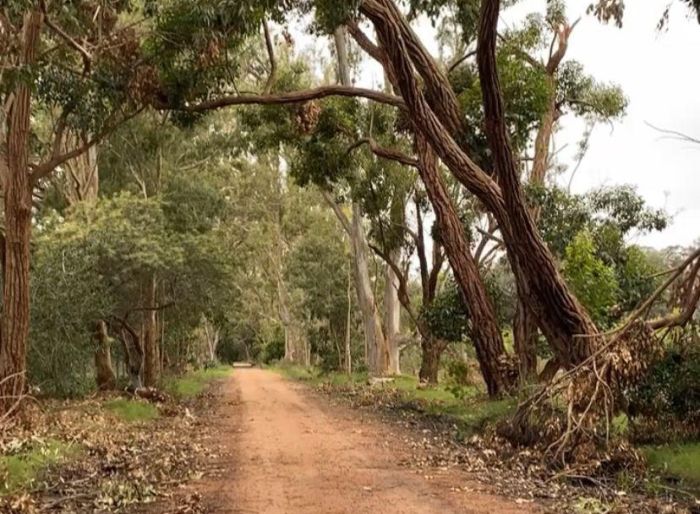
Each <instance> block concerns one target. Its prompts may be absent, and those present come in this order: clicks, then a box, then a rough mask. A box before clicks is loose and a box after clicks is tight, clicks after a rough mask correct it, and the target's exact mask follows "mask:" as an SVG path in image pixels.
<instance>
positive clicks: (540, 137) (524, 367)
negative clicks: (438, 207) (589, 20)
mask: <svg viewBox="0 0 700 514" xmlns="http://www.w3.org/2000/svg"><path fill="white" fill-rule="evenodd" d="M570 33H571V26H568V25H567V26H564V27H563V28H562V29H561V30H559V34H558V41H559V44H558V48H557V51H556V52H551V53H550V58H549V61H548V62H547V64H546V66H545V72H546V80H547V86H548V89H549V98H548V100H547V107H546V109H545V111H544V113H543V114H542V117H541V118H540V125H539V127H538V129H537V135H536V137H535V155H534V158H533V161H532V168H531V170H530V178H529V183H530V185H531V186H537V187H542V186H544V184H545V177H546V175H547V170H548V168H549V145H550V143H551V140H552V133H553V132H554V124H555V123H556V121H557V118H558V107H557V94H556V92H557V82H556V74H557V71H558V69H559V65H560V63H561V61H562V59H563V58H564V56H565V54H566V50H567V47H568V38H569V34H570ZM529 210H530V215H531V216H532V219H533V221H534V222H535V223H538V221H539V219H540V215H541V208H540V207H538V206H534V205H532V206H529ZM529 303H530V302H529V298H527V297H526V296H525V295H524V294H522V293H520V291H518V305H517V309H516V313H515V317H514V319H513V343H514V346H515V350H516V353H517V355H518V361H519V363H520V378H521V380H522V381H529V380H531V379H532V378H533V377H534V376H535V374H536V373H537V338H538V327H537V320H536V318H535V316H534V315H533V314H532V312H531V311H530V307H529ZM555 362H556V361H552V363H549V365H548V367H549V368H552V367H553V365H554V363H555ZM555 372H556V369H555Z"/></svg>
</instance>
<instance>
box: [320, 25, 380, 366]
mask: <svg viewBox="0 0 700 514" xmlns="http://www.w3.org/2000/svg"><path fill="white" fill-rule="evenodd" d="M334 40H335V46H336V51H337V54H338V76H339V79H340V82H341V84H343V85H345V86H349V85H351V80H350V67H349V65H348V52H347V44H346V37H345V30H344V29H343V28H342V27H339V28H338V29H336V31H335V33H334ZM331 201H332V200H331ZM333 204H335V202H333ZM336 207H337V206H336ZM334 210H335V212H336V215H338V216H339V217H340V214H339V212H338V210H336V209H334ZM341 222H343V220H342V219H341ZM347 224H348V223H347V219H346V220H345V222H344V223H343V225H344V226H346V225H347ZM346 230H347V231H348V233H349V236H350V240H351V242H352V248H353V256H354V259H353V260H354V264H355V289H356V290H357V300H358V304H359V307H360V311H361V312H362V320H363V326H364V333H365V344H366V345H367V360H368V362H367V364H368V367H369V369H370V372H371V373H373V374H376V375H383V374H385V373H386V371H387V370H388V367H389V352H388V348H387V345H386V339H385V336H384V333H383V330H382V321H381V317H380V315H379V309H378V308H377V302H376V301H375V298H374V291H373V290H372V282H371V280H370V275H369V265H368V253H369V246H368V244H367V237H366V235H365V231H364V228H363V227H362V209H361V207H360V206H359V204H357V202H353V204H352V221H351V223H350V226H349V227H347V226H346Z"/></svg>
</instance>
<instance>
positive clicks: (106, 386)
mask: <svg viewBox="0 0 700 514" xmlns="http://www.w3.org/2000/svg"><path fill="white" fill-rule="evenodd" d="M95 343H97V348H95V370H96V373H95V380H96V382H97V388H98V389H99V390H100V391H108V390H111V389H114V388H115V387H116V385H117V376H116V374H115V373H114V367H113V366H112V352H111V345H112V341H111V339H110V337H109V334H108V333H107V323H105V322H104V320H100V321H98V322H97V327H96V330H95Z"/></svg>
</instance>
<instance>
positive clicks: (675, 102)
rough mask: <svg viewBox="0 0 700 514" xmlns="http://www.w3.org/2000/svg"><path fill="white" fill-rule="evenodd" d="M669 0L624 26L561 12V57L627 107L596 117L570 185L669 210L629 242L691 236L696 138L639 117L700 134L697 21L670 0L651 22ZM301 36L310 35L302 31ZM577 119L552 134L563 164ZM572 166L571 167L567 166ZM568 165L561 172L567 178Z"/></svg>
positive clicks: (644, 2)
mask: <svg viewBox="0 0 700 514" xmlns="http://www.w3.org/2000/svg"><path fill="white" fill-rule="evenodd" d="M668 2H669V0H634V1H631V2H627V8H626V12H625V17H624V26H623V27H622V28H621V29H619V28H617V27H615V26H614V25H603V24H601V23H600V22H598V21H597V20H596V19H595V18H593V17H592V16H588V15H586V14H585V11H586V7H587V6H588V5H589V4H590V3H591V0H570V1H569V2H568V3H567V4H568V9H567V14H568V17H569V19H570V20H574V19H576V18H578V17H579V16H581V17H582V20H581V22H580V23H579V24H578V26H577V27H576V29H575V30H574V32H573V34H572V36H571V38H570V41H569V48H568V52H567V59H576V60H578V61H579V62H581V63H582V64H583V65H584V68H585V70H586V71H587V72H588V73H590V74H591V75H593V76H594V77H595V78H596V80H599V81H602V82H614V83H617V84H619V85H620V86H621V87H622V89H623V91H624V93H625V95H626V96H627V97H628V99H629V106H628V109H627V115H626V116H625V117H624V118H623V119H622V120H621V121H619V122H616V123H615V124H614V125H613V126H608V125H599V126H597V127H596V128H595V131H594V133H593V136H592V138H591V140H590V149H589V151H588V153H587V154H586V157H585V159H584V160H583V162H582V164H581V166H580V168H579V170H578V171H577V173H576V176H575V178H574V181H573V184H572V191H574V192H584V191H586V190H588V189H591V188H594V187H597V186H600V185H603V184H605V185H613V184H632V185H634V186H636V187H637V190H638V191H639V193H640V194H641V195H642V196H643V197H644V198H645V199H646V200H647V202H648V203H649V204H650V205H651V206H653V207H663V208H665V209H666V210H667V211H668V212H669V213H670V214H672V215H673V221H672V223H671V225H670V226H669V228H667V229H666V230H665V231H663V232H660V233H653V234H649V235H645V236H637V237H635V239H634V242H636V243H639V244H643V245H649V246H654V247H657V248H661V247H664V246H668V245H674V244H680V245H690V244H692V243H693V242H694V241H696V240H698V239H699V238H700V145H692V144H690V143H685V142H679V141H673V140H670V139H667V138H664V137H662V135H661V134H659V133H658V132H656V131H654V130H653V129H652V128H650V127H648V126H647V125H646V123H645V122H649V123H652V124H654V125H656V126H659V127H663V128H668V129H673V130H677V131H680V132H683V133H686V134H688V135H691V136H693V137H695V138H700V62H699V61H698V51H700V24H698V22H697V20H696V19H695V18H694V17H689V16H688V11H687V9H686V8H685V6H684V5H682V4H680V3H679V2H678V1H675V2H674V4H673V5H672V9H671V17H670V24H669V30H667V31H665V32H661V33H660V32H658V31H657V30H656V25H657V23H658V21H659V19H660V17H661V15H662V13H663V11H664V9H665V8H666V5H667V4H668ZM545 5H546V0H524V1H522V2H520V3H519V4H518V5H517V6H516V7H514V8H512V9H510V10H509V11H506V12H505V13H504V14H503V16H502V21H504V22H506V23H507V24H508V25H511V26H512V25H513V24H515V23H516V22H517V20H519V19H521V17H522V16H523V15H525V14H527V13H529V12H540V13H544V10H545ZM417 28H418V32H419V34H420V35H421V38H422V40H423V42H424V44H425V45H426V47H427V48H428V49H429V50H431V51H433V52H434V53H435V52H436V45H435V40H434V31H433V30H432V28H431V27H430V26H429V25H428V24H427V23H420V24H419V26H418V27H417ZM299 39H301V41H302V44H304V43H306V44H309V42H310V40H309V39H308V38H306V37H304V36H301V37H300V38H299ZM358 75H359V76H358V77H356V79H357V82H358V84H359V85H362V86H365V87H376V86H378V85H380V84H381V82H382V78H383V74H382V71H381V69H380V68H379V66H377V65H376V64H374V63H372V62H369V61H368V62H365V63H364V64H363V65H362V66H361V67H360V71H359V73H358ZM582 132H583V123H582V122H580V121H577V120H574V119H573V117H572V115H569V116H567V117H565V118H563V120H562V121H561V130H560V131H559V133H557V135H556V136H555V143H556V146H557V147H558V148H562V147H565V148H563V149H562V150H561V152H560V153H559V154H558V159H559V161H560V162H562V163H564V164H572V165H573V163H574V155H575V153H576V146H577V143H578V142H579V140H580V139H581V135H582ZM572 167H573V166H572ZM568 180H569V173H565V174H564V175H563V176H562V177H561V182H562V183H563V185H566V184H567V183H568Z"/></svg>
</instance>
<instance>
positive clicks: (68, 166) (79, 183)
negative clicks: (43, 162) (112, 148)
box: [63, 131, 99, 205]
mask: <svg viewBox="0 0 700 514" xmlns="http://www.w3.org/2000/svg"><path fill="white" fill-rule="evenodd" d="M88 138H89V136H84V137H82V136H81V135H79V134H78V133H76V132H74V131H67V133H66V135H65V137H64V140H63V151H64V152H65V153H67V152H69V151H71V150H73V149H75V148H78V147H80V146H81V145H83V144H84V143H85V140H86V139H88ZM63 168H64V170H65V173H66V176H65V177H64V178H63V196H64V197H65V199H66V202H67V203H68V205H75V204H76V203H77V202H81V201H84V200H95V199H96V198H97V193H98V190H99V174H98V169H97V145H93V146H91V147H90V148H89V149H88V150H87V151H86V152H85V153H82V154H80V155H79V156H78V157H75V158H73V159H69V160H68V161H66V162H65V163H64V164H63Z"/></svg>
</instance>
